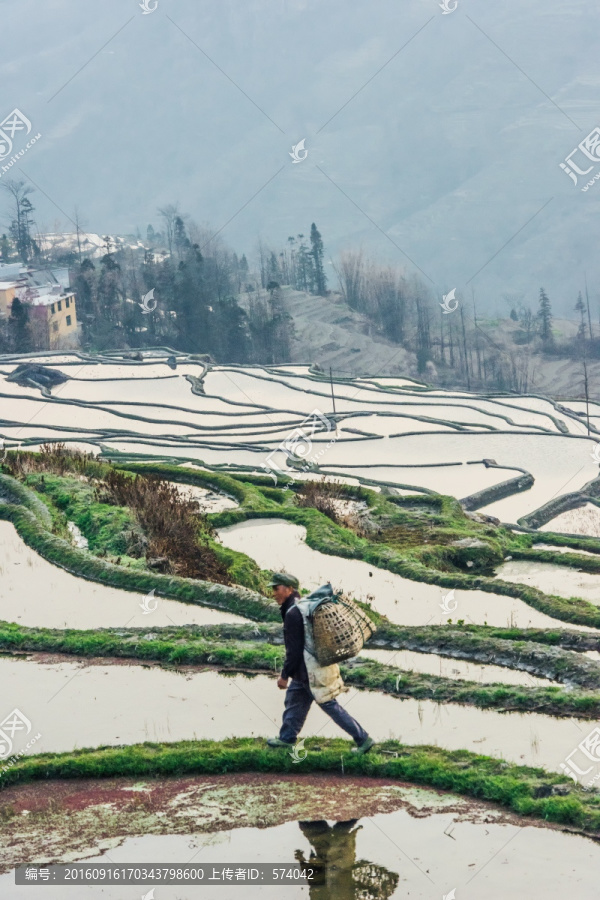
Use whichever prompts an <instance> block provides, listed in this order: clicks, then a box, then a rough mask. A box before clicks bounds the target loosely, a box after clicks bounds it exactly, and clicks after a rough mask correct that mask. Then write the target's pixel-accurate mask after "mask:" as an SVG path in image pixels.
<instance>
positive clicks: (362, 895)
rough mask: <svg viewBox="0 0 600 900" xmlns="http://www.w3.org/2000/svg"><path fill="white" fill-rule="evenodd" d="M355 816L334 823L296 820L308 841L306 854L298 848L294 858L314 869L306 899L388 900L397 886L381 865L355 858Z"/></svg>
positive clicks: (394, 874) (396, 879)
mask: <svg viewBox="0 0 600 900" xmlns="http://www.w3.org/2000/svg"><path fill="white" fill-rule="evenodd" d="M357 822H358V819H350V820H349V821H348V822H336V823H335V825H329V824H328V823H327V822H325V821H319V822H298V824H299V826H300V830H301V832H302V834H303V835H304V837H305V838H306V839H307V840H308V841H309V842H310V844H311V851H310V857H309V858H308V859H305V858H304V853H303V851H302V850H296V853H295V857H296V859H297V861H298V862H299V863H301V864H302V865H303V866H308V867H310V868H312V869H313V870H314V880H313V881H312V882H310V887H309V895H310V900H388V897H391V896H392V894H393V893H394V891H395V890H396V887H397V885H398V881H399V876H398V875H397V874H396V873H395V872H390V871H388V869H385V868H383V866H377V865H374V864H373V863H370V862H367V861H366V860H358V861H357V859H356V833H357V832H358V831H359V830H360V829H361V828H362V825H358V826H357V827H355V826H356V824H357Z"/></svg>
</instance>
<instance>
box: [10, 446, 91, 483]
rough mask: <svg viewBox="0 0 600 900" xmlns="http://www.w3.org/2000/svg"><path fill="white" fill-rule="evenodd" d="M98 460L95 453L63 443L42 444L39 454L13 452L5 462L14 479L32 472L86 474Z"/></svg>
mask: <svg viewBox="0 0 600 900" xmlns="http://www.w3.org/2000/svg"><path fill="white" fill-rule="evenodd" d="M97 463H98V460H97V459H96V457H95V456H94V454H93V453H84V452H83V451H81V450H76V449H73V448H71V447H68V446H67V445H66V444H65V443H63V442H57V443H54V444H42V446H41V447H40V452H39V453H31V452H29V453H28V452H21V451H19V450H11V451H9V452H8V454H7V456H6V459H5V460H4V466H5V468H7V469H8V471H9V472H10V474H11V475H12V476H13V477H14V478H20V477H22V476H25V475H29V474H31V473H32V472H52V473H53V474H54V475H64V474H65V473H66V472H75V473H78V474H85V473H86V472H87V470H88V469H89V468H90V467H91V465H92V464H93V465H97Z"/></svg>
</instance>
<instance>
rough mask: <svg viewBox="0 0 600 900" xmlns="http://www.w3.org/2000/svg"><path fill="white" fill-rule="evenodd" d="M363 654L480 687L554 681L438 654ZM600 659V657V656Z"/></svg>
mask: <svg viewBox="0 0 600 900" xmlns="http://www.w3.org/2000/svg"><path fill="white" fill-rule="evenodd" d="M360 655H361V656H363V657H366V658H367V659H374V660H375V662H378V663H381V664H382V665H386V666H395V667H397V668H398V669H404V670H406V671H409V672H410V671H413V672H422V673H423V674H426V675H441V676H442V677H443V678H453V679H459V680H464V681H476V682H478V683H479V684H498V683H499V684H524V685H529V686H530V687H533V686H538V687H544V686H547V685H549V684H553V682H551V681H549V680H548V679H546V678H538V677H536V676H535V675H529V673H528V672H520V671H519V670H518V669H507V668H505V667H504V666H492V665H489V664H487V663H476V662H470V661H467V660H464V659H452V658H449V657H447V656H437V655H436V654H435V653H416V652H415V651H413V650H369V649H366V648H364V649H363V650H361V651H360ZM599 656H600V654H599Z"/></svg>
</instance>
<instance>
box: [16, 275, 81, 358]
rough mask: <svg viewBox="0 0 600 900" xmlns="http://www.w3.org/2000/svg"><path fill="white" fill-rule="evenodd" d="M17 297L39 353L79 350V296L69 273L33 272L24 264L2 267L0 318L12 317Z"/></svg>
mask: <svg viewBox="0 0 600 900" xmlns="http://www.w3.org/2000/svg"><path fill="white" fill-rule="evenodd" d="M15 297H17V298H18V299H19V300H20V301H21V303H23V304H25V306H27V308H28V311H29V325H30V329H31V334H32V337H33V340H34V343H35V347H36V349H37V350H73V349H76V348H77V347H79V326H78V322H77V309H76V300H75V294H74V292H73V291H72V290H71V289H70V278H69V271H68V269H49V268H48V269H32V268H29V267H27V266H23V265H22V264H21V263H10V264H5V265H0V317H8V316H10V313H11V307H12V302H13V300H14V299H15Z"/></svg>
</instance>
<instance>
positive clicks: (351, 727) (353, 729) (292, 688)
mask: <svg viewBox="0 0 600 900" xmlns="http://www.w3.org/2000/svg"><path fill="white" fill-rule="evenodd" d="M313 701H314V702H316V701H315V698H314V697H313V695H312V694H311V692H310V690H309V688H308V685H307V684H303V682H301V681H295V680H294V679H292V680H291V682H290V684H289V686H288V688H287V690H286V693H285V709H284V712H283V724H282V726H281V731H280V732H279V739H280V740H281V741H285V742H286V744H295V743H296V739H297V737H298V734H299V733H300V731H301V730H302V726H303V725H304V723H305V721H306V717H307V715H308V711H309V709H310V707H311V704H312V703H313ZM318 705H319V706H320V707H321V709H322V710H323V711H324V712H326V713H327V715H328V716H330V717H331V718H332V719H333V721H334V722H335V724H336V725H339V726H340V728H343V729H344V731H346V732H347V733H348V734H349V735H350V737H351V738H353V739H354V741H355V743H356V744H362V743H364V741H366V739H367V738H368V734H367V732H366V731H365V730H364V728H361V726H360V725H359V724H358V722H357V721H356V719H353V718H352V716H351V715H350V714H349V713H347V712H346V710H345V709H344V707H343V706H340V704H339V703H338V702H337V700H328V701H327V702H326V703H319V704H318Z"/></svg>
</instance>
